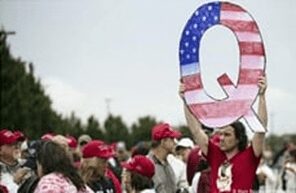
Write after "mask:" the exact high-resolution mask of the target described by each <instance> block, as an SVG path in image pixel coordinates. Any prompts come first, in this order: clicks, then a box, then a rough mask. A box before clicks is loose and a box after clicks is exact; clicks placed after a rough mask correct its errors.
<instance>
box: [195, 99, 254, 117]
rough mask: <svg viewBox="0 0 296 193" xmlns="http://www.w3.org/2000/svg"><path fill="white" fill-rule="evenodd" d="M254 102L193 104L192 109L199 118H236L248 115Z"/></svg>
mask: <svg viewBox="0 0 296 193" xmlns="http://www.w3.org/2000/svg"><path fill="white" fill-rule="evenodd" d="M252 101H253V100H228V101H227V100H226V101H219V102H211V103H203V104H193V105H190V108H191V110H192V111H193V112H196V113H197V115H198V116H199V118H203V119H209V118H223V117H235V116H239V115H244V114H246V112H247V111H249V109H250V106H251V104H252Z"/></svg>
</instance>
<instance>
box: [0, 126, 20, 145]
mask: <svg viewBox="0 0 296 193" xmlns="http://www.w3.org/2000/svg"><path fill="white" fill-rule="evenodd" d="M24 139H25V137H24V134H23V133H22V132H20V131H16V132H12V131H10V130H8V129H2V130H1V131H0V145H10V144H13V143H16V142H18V141H23V140H24Z"/></svg>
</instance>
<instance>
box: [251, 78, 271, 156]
mask: <svg viewBox="0 0 296 193" xmlns="http://www.w3.org/2000/svg"><path fill="white" fill-rule="evenodd" d="M258 86H259V103H258V116H259V119H260V121H261V123H262V124H263V126H264V127H265V128H267V121H268V120H267V107H266V100H265V91H266V88H267V83H266V77H265V76H263V77H261V78H260V79H259V81H258ZM264 140H265V133H259V132H256V133H255V134H254V136H253V139H252V147H253V150H254V153H255V155H256V156H257V157H259V156H260V155H261V154H262V151H263V147H264Z"/></svg>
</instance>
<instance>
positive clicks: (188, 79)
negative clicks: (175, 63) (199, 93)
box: [182, 73, 203, 91]
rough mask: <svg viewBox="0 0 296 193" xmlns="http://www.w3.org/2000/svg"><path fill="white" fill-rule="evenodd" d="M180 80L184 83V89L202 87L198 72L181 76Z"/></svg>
mask: <svg viewBox="0 0 296 193" xmlns="http://www.w3.org/2000/svg"><path fill="white" fill-rule="evenodd" d="M182 82H183V83H184V85H185V91H189V90H194V89H202V88H203V86H202V83H201V78H200V73H198V74H193V75H189V76H185V77H183V78H182Z"/></svg>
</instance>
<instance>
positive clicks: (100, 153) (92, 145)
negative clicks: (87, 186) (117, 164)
mask: <svg viewBox="0 0 296 193" xmlns="http://www.w3.org/2000/svg"><path fill="white" fill-rule="evenodd" d="M82 155H83V160H82V164H81V174H82V177H83V180H84V181H85V182H87V183H88V182H89V181H90V180H94V179H97V178H100V177H103V176H104V174H105V172H106V169H107V160H108V159H109V158H110V157H112V156H114V149H113V148H112V147H111V146H109V145H106V144H105V143H104V142H103V141H99V140H93V141H91V142H89V143H87V144H86V145H85V146H84V148H83V150H82Z"/></svg>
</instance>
